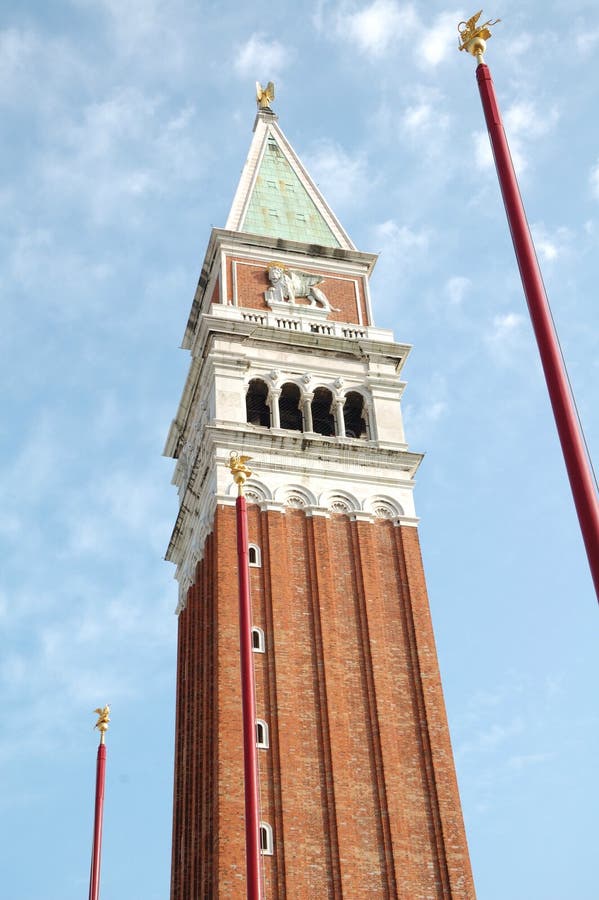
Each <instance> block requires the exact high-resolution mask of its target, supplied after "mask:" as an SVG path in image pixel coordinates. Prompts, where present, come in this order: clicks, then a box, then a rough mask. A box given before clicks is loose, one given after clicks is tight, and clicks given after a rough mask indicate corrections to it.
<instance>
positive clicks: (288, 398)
mask: <svg viewBox="0 0 599 900" xmlns="http://www.w3.org/2000/svg"><path fill="white" fill-rule="evenodd" d="M279 413H280V419H281V428H288V429H289V430H290V431H302V428H303V425H302V411H301V409H300V389H299V388H298V386H297V384H291V382H287V384H284V385H283V387H282V389H281V396H280V397H279Z"/></svg>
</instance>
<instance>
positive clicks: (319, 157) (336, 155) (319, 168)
mask: <svg viewBox="0 0 599 900" xmlns="http://www.w3.org/2000/svg"><path fill="white" fill-rule="evenodd" d="M304 160H305V164H306V168H307V170H308V171H309V172H310V174H311V175H312V177H313V178H314V181H315V182H316V183H317V184H318V186H319V188H320V189H321V190H322V193H323V195H324V197H325V199H326V200H327V201H329V202H330V203H331V205H332V206H348V205H350V204H351V203H354V202H357V201H359V200H362V199H364V196H365V194H364V188H365V186H366V185H368V184H371V183H372V177H371V176H370V174H369V172H368V165H367V162H366V160H365V158H364V157H363V156H361V155H356V156H350V154H348V153H346V151H345V150H344V149H343V148H342V147H340V146H339V144H336V143H334V142H333V141H328V140H325V141H320V142H319V143H318V144H317V145H316V146H315V148H314V149H313V150H312V152H311V153H308V154H306V155H305V156H304Z"/></svg>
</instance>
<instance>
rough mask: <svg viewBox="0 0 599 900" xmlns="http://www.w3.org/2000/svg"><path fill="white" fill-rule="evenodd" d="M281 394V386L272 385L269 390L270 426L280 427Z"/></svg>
mask: <svg viewBox="0 0 599 900" xmlns="http://www.w3.org/2000/svg"><path fill="white" fill-rule="evenodd" d="M280 396H281V388H274V387H271V389H270V391H269V392H268V405H269V406H270V427H271V428H280V427H281V417H280V415H279V397H280Z"/></svg>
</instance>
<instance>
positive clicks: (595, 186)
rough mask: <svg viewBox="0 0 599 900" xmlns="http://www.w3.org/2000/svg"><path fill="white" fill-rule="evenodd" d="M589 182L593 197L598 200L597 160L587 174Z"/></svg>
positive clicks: (598, 164)
mask: <svg viewBox="0 0 599 900" xmlns="http://www.w3.org/2000/svg"><path fill="white" fill-rule="evenodd" d="M589 182H590V185H591V191H592V193H593V196H594V197H596V198H597V200H599V159H598V160H597V162H596V163H595V165H594V166H593V168H592V169H591V172H590V174H589Z"/></svg>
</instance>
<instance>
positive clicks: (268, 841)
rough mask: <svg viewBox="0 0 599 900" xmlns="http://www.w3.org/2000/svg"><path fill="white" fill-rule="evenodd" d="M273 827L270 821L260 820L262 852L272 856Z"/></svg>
mask: <svg viewBox="0 0 599 900" xmlns="http://www.w3.org/2000/svg"><path fill="white" fill-rule="evenodd" d="M272 847H273V842H272V828H271V827H270V825H269V824H268V822H260V852H261V853H263V854H264V855H265V856H272Z"/></svg>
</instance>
